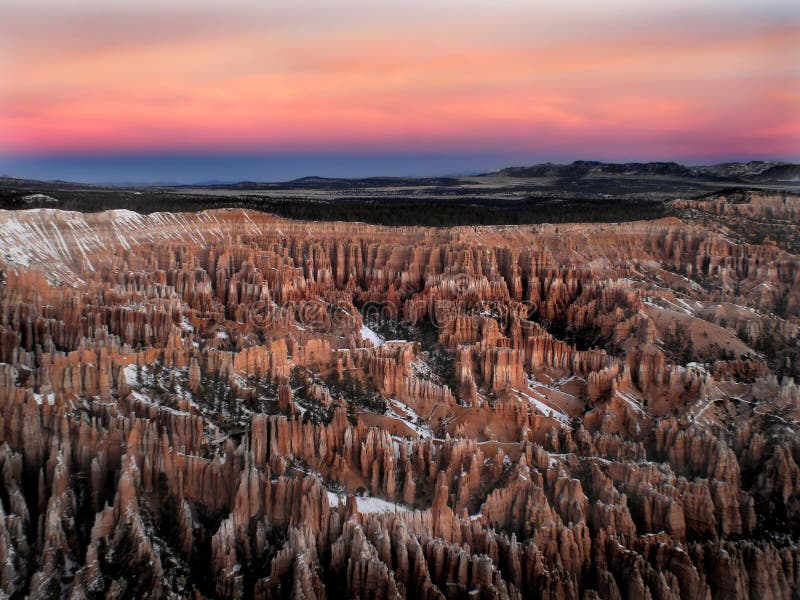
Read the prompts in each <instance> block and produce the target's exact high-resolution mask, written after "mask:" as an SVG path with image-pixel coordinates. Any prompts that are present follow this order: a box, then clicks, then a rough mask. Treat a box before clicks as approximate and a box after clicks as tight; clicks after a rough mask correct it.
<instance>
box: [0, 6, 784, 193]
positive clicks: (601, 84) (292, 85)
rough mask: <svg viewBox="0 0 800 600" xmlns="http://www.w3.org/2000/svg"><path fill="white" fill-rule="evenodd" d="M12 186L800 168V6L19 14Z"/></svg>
mask: <svg viewBox="0 0 800 600" xmlns="http://www.w3.org/2000/svg"><path fill="white" fill-rule="evenodd" d="M0 16H1V17H2V18H0V174H8V175H17V176H25V177H37V178H46V179H55V178H59V179H75V180H84V181H106V182H110V181H142V182H144V181H153V180H159V181H179V182H190V181H206V180H238V179H258V180H276V179H277V180H280V179H290V178H292V177H299V176H303V175H326V176H337V175H338V176H346V177H352V176H364V175H379V174H385V175H430V174H438V173H441V174H453V173H459V172H478V171H481V170H490V169H494V168H499V167H502V166H507V165H509V164H530V163H534V162H543V161H556V162H568V161H571V160H574V159H597V160H609V161H630V160H676V161H680V162H684V163H688V164H701V163H711V162H719V161H722V160H740V159H779V160H800V2H797V0H747V1H744V0H691V1H689V0H674V1H672V2H663V1H661V0H659V1H648V0H596V1H589V0H572V1H571V2H558V3H555V2H539V1H536V0H492V1H488V0H481V1H475V0H461V1H459V2H455V1H451V0H427V1H422V0H404V1H402V2H400V1H393V0H383V1H382V0H372V1H370V2H367V1H363V0H358V1H355V0H344V1H333V0H293V1H292V2H285V1H277V0H228V1H226V2H219V1H217V0H171V1H165V0H136V1H133V0H116V1H114V2H108V1H106V0H103V1H100V0H37V1H36V2H31V1H30V0H3V2H2V7H0Z"/></svg>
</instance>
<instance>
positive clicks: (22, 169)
mask: <svg viewBox="0 0 800 600" xmlns="http://www.w3.org/2000/svg"><path fill="white" fill-rule="evenodd" d="M603 159H604V157H574V156H552V155H550V156H536V155H515V154H502V153H462V154H457V153H437V154H433V153H432V154H421V153H414V154H379V153H358V154H354V153H328V154H310V153H306V154H186V153H180V154H179V153H164V154H90V155H36V156H0V175H2V176H9V177H18V178H22V179H40V180H63V181H74V182H80V183H106V184H108V183H116V184H120V183H129V184H147V183H164V184H167V183H174V184H192V183H214V182H221V183H227V182H236V181H260V182H269V181H288V180H291V179H297V178H300V177H308V176H319V177H342V178H360V177H378V176H387V177H392V176H394V177H432V176H447V175H470V174H478V173H485V172H491V171H495V170H497V169H501V168H504V167H509V166H519V165H531V164H539V163H543V162H558V163H570V162H572V161H573V160H603ZM758 159H759V157H742V156H720V157H716V158H715V160H714V161H710V160H703V161H696V160H695V161H691V160H690V161H687V160H680V159H677V160H675V162H681V163H682V164H689V165H691V164H695V165H696V164H714V163H718V162H728V161H747V160H758ZM769 159H773V158H772V157H769ZM606 160H608V159H606ZM650 160H656V161H669V160H673V159H670V158H665V157H639V158H635V157H632V158H630V159H628V160H620V159H618V158H617V159H615V160H613V161H612V162H647V161H650ZM773 160H774V159H773ZM786 160H787V161H790V162H795V161H793V160H792V159H791V158H787V159H786Z"/></svg>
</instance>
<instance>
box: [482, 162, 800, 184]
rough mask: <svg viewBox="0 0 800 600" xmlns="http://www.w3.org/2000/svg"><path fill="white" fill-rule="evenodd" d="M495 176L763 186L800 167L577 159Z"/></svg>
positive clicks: (796, 176)
mask: <svg viewBox="0 0 800 600" xmlns="http://www.w3.org/2000/svg"><path fill="white" fill-rule="evenodd" d="M495 174H496V175H504V176H507V177H532V178H540V177H556V178H559V179H576V178H583V177H592V176H594V177H615V176H623V177H624V176H627V177H631V176H633V177H651V176H671V177H684V178H688V179H712V180H728V181H740V182H754V183H765V182H770V181H775V182H781V181H784V182H785V181H799V180H800V165H798V164H794V163H786V162H776V161H760V160H757V161H749V162H728V163H720V164H716V165H706V166H696V167H692V166H686V165H682V164H680V163H676V162H643V163H640V162H632V163H604V162H600V161H592V160H576V161H574V162H572V163H570V164H557V163H543V164H537V165H531V166H528V167H507V168H505V169H500V170H499V171H497V172H496V173H495Z"/></svg>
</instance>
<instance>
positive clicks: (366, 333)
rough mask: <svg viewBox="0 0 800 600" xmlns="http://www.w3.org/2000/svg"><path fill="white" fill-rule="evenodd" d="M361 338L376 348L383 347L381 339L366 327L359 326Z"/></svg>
mask: <svg viewBox="0 0 800 600" xmlns="http://www.w3.org/2000/svg"><path fill="white" fill-rule="evenodd" d="M361 337H362V338H364V339H365V340H369V341H370V342H372V345H373V346H375V347H376V348H377V347H378V346H382V345H383V338H382V337H381V336H379V335H378V334H377V333H375V332H374V331H373V330H372V329H370V328H369V327H367V326H366V325H362V326H361Z"/></svg>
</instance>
